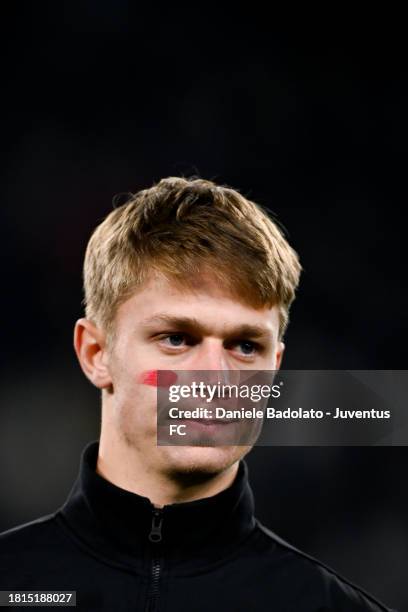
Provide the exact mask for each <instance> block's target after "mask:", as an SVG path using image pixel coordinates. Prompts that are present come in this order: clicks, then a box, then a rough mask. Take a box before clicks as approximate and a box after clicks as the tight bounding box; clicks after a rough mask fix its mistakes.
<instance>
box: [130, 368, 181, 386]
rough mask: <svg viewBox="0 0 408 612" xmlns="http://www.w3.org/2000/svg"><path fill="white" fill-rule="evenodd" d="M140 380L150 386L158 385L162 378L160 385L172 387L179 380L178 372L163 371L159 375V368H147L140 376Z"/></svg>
mask: <svg viewBox="0 0 408 612" xmlns="http://www.w3.org/2000/svg"><path fill="white" fill-rule="evenodd" d="M138 378H139V380H138V382H139V383H141V384H142V385H149V386H150V387H158V386H159V379H160V387H170V385H174V384H175V383H176V382H177V374H176V373H175V372H173V371H172V370H165V371H161V372H160V374H159V375H158V370H147V371H146V372H142V373H141V374H140V376H139V377H138Z"/></svg>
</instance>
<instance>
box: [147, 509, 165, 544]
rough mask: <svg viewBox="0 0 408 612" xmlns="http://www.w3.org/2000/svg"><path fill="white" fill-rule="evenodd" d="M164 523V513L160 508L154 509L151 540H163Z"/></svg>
mask: <svg viewBox="0 0 408 612" xmlns="http://www.w3.org/2000/svg"><path fill="white" fill-rule="evenodd" d="M162 523H163V513H162V512H161V511H160V510H153V517H152V528H151V530H150V533H149V540H150V542H161V540H162V532H161V530H162Z"/></svg>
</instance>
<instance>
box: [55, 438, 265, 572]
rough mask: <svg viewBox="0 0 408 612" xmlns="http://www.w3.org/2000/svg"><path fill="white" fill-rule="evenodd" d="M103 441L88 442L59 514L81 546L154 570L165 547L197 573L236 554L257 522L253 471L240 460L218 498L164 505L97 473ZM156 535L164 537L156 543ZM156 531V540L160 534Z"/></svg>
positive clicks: (171, 558)
mask: <svg viewBox="0 0 408 612" xmlns="http://www.w3.org/2000/svg"><path fill="white" fill-rule="evenodd" d="M98 449H99V443H98V441H94V442H91V443H89V444H88V445H87V446H86V447H85V449H84V451H83V453H82V457H81V463H80V470H79V475H78V478H77V480H76V482H75V484H74V486H73V488H72V491H71V493H70V495H69V497H68V499H67V501H66V502H65V504H64V505H63V506H62V508H61V509H60V511H59V512H58V513H57V518H58V519H59V521H60V522H61V523H62V524H63V525H64V526H65V528H67V529H69V531H70V533H71V535H73V536H74V537H75V539H76V540H77V541H78V543H79V544H80V545H82V547H85V548H86V549H87V550H89V551H90V552H91V553H93V554H94V555H95V554H96V555H97V556H99V557H101V558H103V559H104V560H106V561H108V562H111V563H114V564H119V565H121V566H126V567H127V568H131V569H132V570H133V571H135V570H137V571H138V572H142V573H146V574H147V573H149V571H150V563H151V558H152V556H155V555H157V552H158V550H160V556H162V557H163V558H164V559H165V560H166V562H167V566H168V568H171V570H172V571H173V572H175V573H183V574H185V573H194V572H195V571H197V570H199V569H201V568H204V567H207V566H208V565H211V564H212V563H215V562H219V561H220V560H222V559H223V558H226V557H228V556H230V555H233V554H234V553H235V552H236V550H237V548H238V547H239V545H240V543H241V542H242V541H243V540H244V539H245V538H246V537H247V536H248V535H249V533H250V532H251V531H252V530H253V528H254V526H255V519H254V514H253V513H254V502H253V495H252V491H251V489H250V487H249V484H248V469H247V465H246V463H245V462H244V461H240V464H239V469H238V473H237V476H236V478H235V480H234V482H233V483H232V485H231V486H230V487H228V488H227V489H225V490H224V491H221V492H220V493H218V494H217V495H214V496H213V497H208V498H204V499H199V500H196V501H192V502H183V503H176V504H170V505H167V506H164V508H163V509H162V511H161V512H160V511H159V513H157V509H155V508H154V506H153V505H152V504H151V502H150V500H149V499H148V498H147V497H142V496H141V495H137V494H135V493H132V492H130V491H126V490H125V489H121V488H120V487H117V486H116V485H114V484H112V483H111V482H109V481H108V480H106V479H105V478H103V477H102V476H100V475H99V474H98V473H97V472H96V461H97V457H98ZM152 525H153V526H154V528H153V532H154V533H153V536H152V539H160V535H157V534H161V540H160V541H159V542H152V541H151V540H150V539H149V534H151V532H152ZM154 534H156V538H155V535H154Z"/></svg>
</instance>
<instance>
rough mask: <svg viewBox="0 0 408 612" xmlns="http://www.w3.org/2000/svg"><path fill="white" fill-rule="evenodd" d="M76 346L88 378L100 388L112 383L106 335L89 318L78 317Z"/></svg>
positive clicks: (75, 337) (79, 359) (75, 333)
mask: <svg viewBox="0 0 408 612" xmlns="http://www.w3.org/2000/svg"><path fill="white" fill-rule="evenodd" d="M74 348H75V352H76V355H77V357H78V361H79V363H80V365H81V368H82V370H83V372H84V374H85V376H86V377H87V378H89V380H90V381H91V383H93V384H94V385H95V387H98V388H99V389H105V388H107V387H110V386H111V385H112V378H111V376H110V372H109V364H108V361H109V360H108V354H107V350H106V335H105V333H104V332H103V331H102V330H100V329H99V328H98V327H97V326H96V325H95V324H94V323H93V322H92V321H90V320H89V319H85V318H82V319H78V321H77V322H76V323H75V329H74Z"/></svg>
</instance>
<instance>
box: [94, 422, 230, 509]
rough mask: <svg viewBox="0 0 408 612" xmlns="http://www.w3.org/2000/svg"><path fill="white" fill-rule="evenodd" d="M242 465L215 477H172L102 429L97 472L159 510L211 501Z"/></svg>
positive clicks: (110, 430)
mask: <svg viewBox="0 0 408 612" xmlns="http://www.w3.org/2000/svg"><path fill="white" fill-rule="evenodd" d="M238 464H239V462H238V461H236V462H235V463H234V464H233V465H231V466H229V467H228V468H226V469H224V470H222V471H220V472H219V473H216V474H202V473H201V472H200V473H198V474H197V475H194V473H193V474H189V475H188V477H186V476H185V475H180V477H179V478H178V477H177V476H174V475H172V476H170V475H169V474H168V473H166V471H163V470H160V469H157V468H156V467H155V466H154V465H151V463H148V461H147V460H146V457H145V456H142V454H141V453H140V452H139V451H138V449H137V448H135V447H133V446H130V445H129V444H128V443H127V442H126V441H124V440H123V438H122V437H120V436H118V435H117V434H115V432H114V430H113V429H112V428H111V427H110V428H109V433H107V429H104V428H103V427H102V431H101V438H100V442H99V454H98V459H97V464H96V472H97V473H98V474H99V475H100V476H102V477H103V478H105V480H108V481H109V482H111V483H113V484H114V485H116V486H117V487H120V488H121V489H125V490H126V491H130V492H132V493H136V494H137V495H141V496H143V497H147V498H148V499H149V500H150V501H151V503H152V504H153V505H154V506H156V507H159V508H161V507H163V506H165V505H168V504H174V503H180V502H189V501H194V500H197V499H203V498H206V497H212V496H213V495H216V494H217V493H220V492H221V491H223V490H224V489H227V488H228V487H229V486H230V485H231V484H232V482H233V481H234V478H235V476H236V474H237V471H238Z"/></svg>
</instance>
